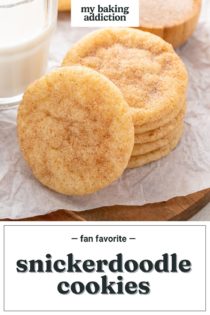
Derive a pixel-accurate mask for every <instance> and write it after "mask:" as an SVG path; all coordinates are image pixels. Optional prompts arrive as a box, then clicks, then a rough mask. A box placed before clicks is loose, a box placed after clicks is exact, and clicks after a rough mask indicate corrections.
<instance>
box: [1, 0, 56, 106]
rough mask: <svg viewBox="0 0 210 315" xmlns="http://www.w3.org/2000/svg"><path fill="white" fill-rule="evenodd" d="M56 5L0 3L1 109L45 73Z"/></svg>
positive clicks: (44, 0) (43, 0)
mask: <svg viewBox="0 0 210 315" xmlns="http://www.w3.org/2000/svg"><path fill="white" fill-rule="evenodd" d="M17 2H19V3H20V4H18V5H17ZM56 2H57V1H56V0H50V1H48V0H25V1H24V0H22V1H21V0H19V1H10V0H5V1H2V0H0V108H1V105H6V104H9V103H15V102H17V101H18V100H19V99H20V95H21V94H22V93H23V92H24V90H25V88H26V87H27V86H28V84H30V83H31V82H33V81H34V80H35V79H37V78H39V77H40V76H42V75H43V74H44V72H45V71H46V67H47V61H48V50H49V40H50V35H51V33H52V31H53V29H54V27H55V23H56V14H57V6H56ZM14 3H16V5H14V6H13V4H14Z"/></svg>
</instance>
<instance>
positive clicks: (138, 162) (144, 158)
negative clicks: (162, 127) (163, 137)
mask: <svg viewBox="0 0 210 315" xmlns="http://www.w3.org/2000/svg"><path fill="white" fill-rule="evenodd" d="M183 130H184V124H183V123H182V126H181V127H180V128H179V130H178V132H177V133H176V134H175V136H174V137H173V138H172V139H171V140H170V141H169V142H168V143H167V144H166V145H165V146H163V147H161V148H159V149H157V150H154V151H151V152H149V153H147V154H142V155H138V156H132V157H131V159H130V161H129V163H128V168H135V167H140V166H143V165H145V164H148V163H151V162H153V161H156V160H159V159H161V158H163V157H165V156H166V155H168V154H169V153H170V152H171V151H172V150H173V149H175V147H176V146H177V145H178V143H179V141H180V139H181V136H182V134H183Z"/></svg>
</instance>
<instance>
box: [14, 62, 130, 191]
mask: <svg viewBox="0 0 210 315" xmlns="http://www.w3.org/2000/svg"><path fill="white" fill-rule="evenodd" d="M18 136H19V144H20V147H21V150H22V152H23V156H24V158H25V160H26V161H27V162H28V164H29V166H30V167H31V169H32V172H33V174H34V176H35V177H36V178H37V179H38V180H39V181H40V182H41V183H42V184H43V185H45V186H47V187H49V188H51V189H53V190H55V191H57V192H59V193H62V194H66V195H85V194H89V193H93V192H96V191H98V190H99V189H102V188H103V187H105V186H107V185H109V184H111V183H112V182H113V181H115V180H116V179H117V178H118V177H120V176H121V175H122V173H123V171H124V169H125V168H126V167H127V164H128V161H129V159H130V156H131V152H132V149H133V145H134V127H133V122H132V117H131V115H130V112H129V107H128V105H127V103H126V102H125V100H124V98H123V96H122V94H121V92H120V90H119V89H118V88H117V87H116V86H115V85H114V84H113V83H112V82H111V81H109V80H108V79H107V78H106V77H104V76H102V75H101V74H100V73H97V72H95V71H93V70H91V69H89V68H85V67H80V66H75V67H65V68H60V69H58V70H56V71H53V72H51V73H49V74H47V75H46V76H44V77H42V78H41V79H39V80H37V81H35V82H34V83H33V84H32V85H31V86H29V88H28V89H27V90H26V92H25V94H24V97H23V101H22V103H21V105H20V107H19V111H18Z"/></svg>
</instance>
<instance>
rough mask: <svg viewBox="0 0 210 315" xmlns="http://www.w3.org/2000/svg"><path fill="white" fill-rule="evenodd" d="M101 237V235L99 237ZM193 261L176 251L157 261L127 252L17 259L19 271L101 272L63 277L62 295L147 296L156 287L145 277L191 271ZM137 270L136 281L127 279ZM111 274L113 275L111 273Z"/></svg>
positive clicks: (48, 254)
mask: <svg viewBox="0 0 210 315" xmlns="http://www.w3.org/2000/svg"><path fill="white" fill-rule="evenodd" d="M96 237H97V236H96ZM191 269H192V263H191V261H190V260H188V259H180V258H179V257H178V255H177V254H176V253H172V254H170V253H164V254H162V255H161V256H160V258H159V259H157V260H150V259H148V258H144V259H139V260H136V259H133V258H130V259H125V258H124V255H123V253H116V255H115V256H113V258H112V259H109V260H108V259H106V258H105V257H101V259H97V260H94V259H81V258H78V257H76V256H75V254H74V253H67V254H65V255H64V257H62V258H59V259H54V258H53V255H52V254H50V253H47V254H46V255H45V257H43V258H42V259H37V258H35V259H30V260H27V259H18V260H17V261H16V271H17V273H33V274H34V273H37V274H40V273H42V274H43V273H46V274H49V273H60V274H64V273H65V274H68V275H69V274H77V275H80V279H81V275H83V274H97V275H98V280H97V281H88V282H85V281H84V282H83V281H73V282H69V281H66V280H62V281H60V282H59V283H57V292H58V293H59V294H61V295H67V294H73V295H80V294H83V293H87V294H90V295H94V294H101V295H123V294H128V295H134V294H140V295H147V294H149V293H150V292H151V290H152V283H150V281H147V280H145V279H144V280H143V279H142V277H145V274H147V273H151V272H156V273H160V274H165V273H167V274H169V273H189V272H190V271H191ZM133 273H136V277H135V278H136V279H137V280H136V281H125V280H124V275H125V274H133ZM110 275H111V276H110Z"/></svg>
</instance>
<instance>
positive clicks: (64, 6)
mask: <svg viewBox="0 0 210 315" xmlns="http://www.w3.org/2000/svg"><path fill="white" fill-rule="evenodd" d="M70 9H71V0H58V11H69V10H70Z"/></svg>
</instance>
